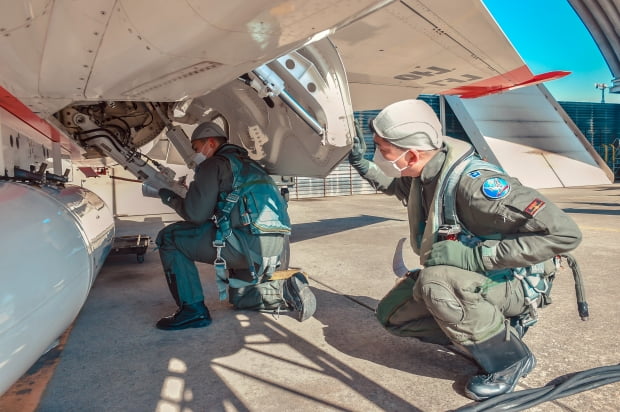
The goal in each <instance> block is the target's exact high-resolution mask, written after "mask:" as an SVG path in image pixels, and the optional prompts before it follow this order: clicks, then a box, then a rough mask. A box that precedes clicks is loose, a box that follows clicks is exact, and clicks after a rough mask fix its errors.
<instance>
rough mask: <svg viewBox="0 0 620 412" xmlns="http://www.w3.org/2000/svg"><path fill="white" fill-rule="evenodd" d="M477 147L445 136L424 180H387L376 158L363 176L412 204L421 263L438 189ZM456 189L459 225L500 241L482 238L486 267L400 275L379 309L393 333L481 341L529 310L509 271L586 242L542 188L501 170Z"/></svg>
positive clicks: (466, 178) (432, 238) (472, 176)
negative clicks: (494, 184) (488, 185)
mask: <svg viewBox="0 0 620 412" xmlns="http://www.w3.org/2000/svg"><path fill="white" fill-rule="evenodd" d="M472 150H473V149H472V147H471V145H469V144H468V143H465V142H462V141H458V140H455V139H451V138H447V139H446V143H445V144H444V147H443V148H442V150H440V151H439V152H438V153H437V154H436V155H435V156H434V157H433V158H432V159H431V160H430V161H429V162H428V163H427V164H426V166H425V167H424V169H423V171H422V175H421V176H420V177H419V178H411V177H401V178H395V179H393V178H390V177H387V176H385V175H384V174H383V173H382V172H381V171H380V170H379V168H378V167H377V166H376V165H375V164H374V163H372V162H371V163H370V165H369V166H370V167H369V169H368V171H367V172H366V173H365V174H364V175H363V177H364V178H366V179H367V180H368V181H369V182H370V183H372V184H373V185H374V186H375V187H376V188H377V189H379V190H381V191H382V192H384V193H386V194H389V195H395V196H396V197H397V198H399V199H400V200H402V201H403V203H405V204H406V205H407V211H408V217H409V226H410V232H411V233H410V235H411V244H412V247H413V250H414V251H415V252H416V253H417V254H418V255H419V256H420V263H421V264H422V265H424V262H425V261H426V259H427V257H428V254H429V252H430V248H431V246H432V244H433V243H434V242H436V241H438V240H440V239H437V229H438V226H437V225H438V223H437V222H438V216H437V215H438V213H441V211H439V208H438V204H439V200H440V199H439V193H438V192H439V190H438V188H439V187H442V186H441V185H442V183H443V182H444V179H446V178H447V174H448V170H449V167H450V166H451V165H453V164H454V163H456V162H458V160H457V159H459V158H461V157H462V156H463V155H464V154H465V153H467V152H470V151H472ZM490 178H501V179H503V182H506V183H508V184H509V186H510V187H509V190H507V191H506V192H507V193H502V194H501V195H499V196H498V197H497V198H490V197H489V196H488V194H487V195H485V193H484V191H483V185H484V183H485V182H486V181H487V180H488V179H490ZM500 181H501V180H500ZM455 191H456V193H455V198H456V211H457V214H458V217H459V220H460V222H461V225H462V226H464V227H465V228H466V229H467V230H468V231H469V232H471V233H472V234H473V235H475V236H478V237H481V238H485V237H494V238H498V240H484V242H483V243H482V244H483V245H484V246H486V247H485V248H484V250H485V253H484V254H483V263H484V266H485V269H486V271H485V273H476V272H470V271H467V270H464V269H461V268H457V267H453V266H448V265H439V266H431V267H426V268H422V269H421V270H420V271H419V272H418V273H417V274H416V275H417V276H415V277H416V279H412V278H404V279H402V280H401V281H400V283H398V284H397V285H396V286H395V287H394V288H393V289H392V291H390V292H389V293H388V295H386V297H385V298H384V299H383V300H382V301H381V302H380V303H379V306H378V308H377V317H378V318H379V321H380V322H381V323H382V324H383V325H384V326H385V327H386V329H388V330H389V331H391V332H392V333H395V334H397V335H400V336H413V337H417V338H419V339H421V340H423V341H428V342H434V343H440V344H446V343H449V341H452V342H454V343H457V344H463V345H469V344H472V343H479V342H483V341H485V340H487V339H488V338H491V337H493V336H495V335H496V334H498V333H500V332H501V331H502V330H504V328H505V325H504V324H505V322H506V319H507V318H510V317H513V316H517V315H520V314H523V313H525V312H526V311H527V310H529V308H528V305H527V304H526V302H525V298H524V291H523V287H522V285H521V282H520V281H519V280H518V279H515V278H514V277H513V276H512V272H511V271H510V269H511V268H518V267H528V266H531V265H533V264H536V263H540V262H545V261H550V259H552V258H553V257H554V256H555V255H557V254H561V253H566V252H568V251H571V250H573V249H574V248H575V247H577V245H578V244H579V242H580V241H581V233H580V231H579V229H578V227H577V225H576V224H575V223H574V222H573V220H572V219H571V218H570V217H569V216H568V215H566V214H565V213H564V212H563V211H562V210H561V209H559V208H558V207H557V206H555V205H554V204H553V203H551V202H550V201H549V200H548V199H547V198H545V197H544V196H543V195H541V194H540V193H539V192H538V191H536V190H534V189H531V188H528V187H525V186H522V185H521V183H520V182H519V181H518V180H517V179H515V178H512V177H510V176H508V175H506V174H503V173H501V172H497V171H490V170H483V169H479V170H477V171H475V172H474V173H465V174H463V176H461V178H460V180H459V181H458V183H457V185H456V188H455ZM545 267H546V268H548V270H552V267H553V265H551V264H550V262H549V265H546V266H545ZM500 269H506V270H504V271H502V270H500ZM489 271H492V272H491V273H492V275H490V274H489ZM399 300H400V304H398V305H394V302H395V301H399Z"/></svg>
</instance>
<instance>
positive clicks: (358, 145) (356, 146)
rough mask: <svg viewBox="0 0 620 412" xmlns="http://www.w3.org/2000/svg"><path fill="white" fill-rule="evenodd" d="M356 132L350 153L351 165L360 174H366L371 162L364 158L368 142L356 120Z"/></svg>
mask: <svg viewBox="0 0 620 412" xmlns="http://www.w3.org/2000/svg"><path fill="white" fill-rule="evenodd" d="M355 132H356V134H357V135H356V136H354V137H353V147H352V148H351V152H350V153H349V163H351V166H353V167H354V168H355V170H357V171H358V172H359V174H361V175H362V176H364V175H365V174H366V173H367V172H368V168H369V167H370V162H369V161H368V160H366V159H364V153H366V142H365V141H364V134H363V133H362V129H361V128H360V127H359V124H358V123H357V121H355Z"/></svg>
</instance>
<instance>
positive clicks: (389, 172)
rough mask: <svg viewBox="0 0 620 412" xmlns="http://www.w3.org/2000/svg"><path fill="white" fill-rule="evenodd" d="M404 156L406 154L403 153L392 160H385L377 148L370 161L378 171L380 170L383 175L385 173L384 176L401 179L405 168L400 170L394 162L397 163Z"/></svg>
mask: <svg viewBox="0 0 620 412" xmlns="http://www.w3.org/2000/svg"><path fill="white" fill-rule="evenodd" d="M406 154H407V152H404V153H403V154H401V155H400V156H398V157H397V158H396V159H394V160H387V159H386V158H385V157H383V155H382V154H381V151H380V150H379V148H377V149H375V155H374V156H373V158H372V161H373V162H375V164H376V165H377V166H378V167H379V169H381V171H382V172H383V173H385V175H386V176H389V177H401V176H402V171H403V170H405V169H406V168H407V166H405V167H403V168H400V167H398V166H396V162H398V161H399V160H400V159H401V158H402V157H404V156H405V155H406Z"/></svg>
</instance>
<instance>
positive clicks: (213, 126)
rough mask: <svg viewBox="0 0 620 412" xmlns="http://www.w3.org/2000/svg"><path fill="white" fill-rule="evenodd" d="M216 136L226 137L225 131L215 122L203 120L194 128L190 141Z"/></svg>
mask: <svg viewBox="0 0 620 412" xmlns="http://www.w3.org/2000/svg"><path fill="white" fill-rule="evenodd" d="M218 136H221V137H225V138H226V139H228V136H226V132H224V130H223V129H222V128H221V127H220V126H219V125H218V124H217V123H213V122H204V123H200V124H199V125H198V127H196V128H195V129H194V132H193V133H192V137H191V139H190V141H192V142H193V141H194V140H198V139H206V138H207V137H218Z"/></svg>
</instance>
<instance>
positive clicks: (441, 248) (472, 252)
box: [424, 240, 486, 272]
mask: <svg viewBox="0 0 620 412" xmlns="http://www.w3.org/2000/svg"><path fill="white" fill-rule="evenodd" d="M424 265H425V266H438V265H448V266H455V267H457V268H461V269H465V270H469V271H470V272H484V271H485V270H486V269H485V268H484V264H483V263H482V250H481V248H480V247H474V248H471V247H468V246H465V245H464V244H462V243H461V242H458V241H456V240H443V241H441V242H437V243H435V244H433V246H432V247H431V252H430V255H429V257H428V259H427V260H426V262H425V263H424Z"/></svg>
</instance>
